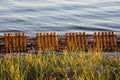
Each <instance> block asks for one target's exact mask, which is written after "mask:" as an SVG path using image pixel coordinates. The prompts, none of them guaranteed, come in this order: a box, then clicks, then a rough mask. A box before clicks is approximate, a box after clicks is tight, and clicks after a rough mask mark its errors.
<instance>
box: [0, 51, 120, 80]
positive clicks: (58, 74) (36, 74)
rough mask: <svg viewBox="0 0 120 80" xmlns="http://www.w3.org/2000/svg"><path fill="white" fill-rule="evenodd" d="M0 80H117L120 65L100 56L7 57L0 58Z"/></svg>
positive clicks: (51, 55)
mask: <svg viewBox="0 0 120 80" xmlns="http://www.w3.org/2000/svg"><path fill="white" fill-rule="evenodd" d="M0 80H120V62H119V59H118V57H117V56H115V57H113V58H109V57H108V56H103V53H100V52H97V53H92V52H89V53H85V52H69V53H68V52H64V55H57V54H55V53H54V52H48V53H45V54H38V55H34V54H29V55H27V56H20V55H17V56H13V55H6V56H5V57H4V58H0Z"/></svg>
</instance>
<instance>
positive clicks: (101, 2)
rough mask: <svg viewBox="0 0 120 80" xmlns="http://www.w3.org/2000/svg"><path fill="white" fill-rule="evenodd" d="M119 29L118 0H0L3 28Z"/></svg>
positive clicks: (32, 31) (30, 30) (0, 29)
mask: <svg viewBox="0 0 120 80" xmlns="http://www.w3.org/2000/svg"><path fill="white" fill-rule="evenodd" d="M53 31H57V32H58V33H66V32H80V31H86V32H95V31H118V32H119V31H120V0H0V34H2V33H3V32H26V33H27V34H35V33H36V32H53Z"/></svg>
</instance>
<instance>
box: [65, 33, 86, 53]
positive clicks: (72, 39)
mask: <svg viewBox="0 0 120 80" xmlns="http://www.w3.org/2000/svg"><path fill="white" fill-rule="evenodd" d="M66 43H67V48H68V50H69V51H76V50H81V51H85V50H87V49H88V40H87V35H86V33H85V32H83V33H82V32H80V33H66Z"/></svg>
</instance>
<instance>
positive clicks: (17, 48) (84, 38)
mask: <svg viewBox="0 0 120 80" xmlns="http://www.w3.org/2000/svg"><path fill="white" fill-rule="evenodd" d="M2 40H3V41H2ZM119 47H120V36H116V34H115V32H95V33H94V35H88V34H86V33H85V32H74V33H66V34H65V35H58V34H57V33H55V32H52V33H36V37H33V36H26V35H25V33H5V34H4V35H3V37H0V53H1V52H5V53H13V52H26V51H28V50H37V51H38V50H40V51H44V50H47V51H48V50H54V51H64V50H68V51H76V50H79V51H87V50H93V51H110V50H112V51H120V48H119Z"/></svg>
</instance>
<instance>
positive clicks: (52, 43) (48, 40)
mask: <svg viewBox="0 0 120 80" xmlns="http://www.w3.org/2000/svg"><path fill="white" fill-rule="evenodd" d="M36 40H37V47H38V50H57V49H58V34H57V33H56V32H53V33H36Z"/></svg>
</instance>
